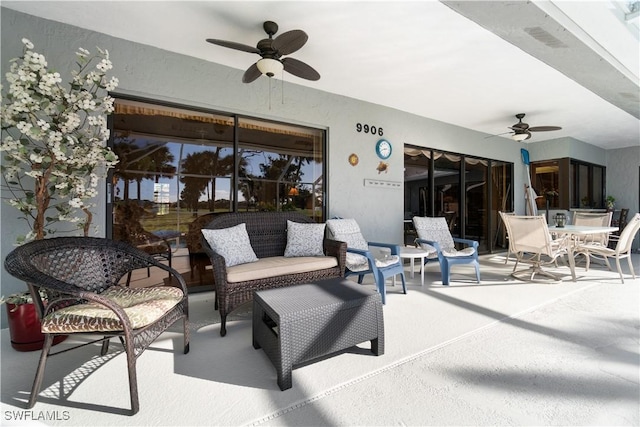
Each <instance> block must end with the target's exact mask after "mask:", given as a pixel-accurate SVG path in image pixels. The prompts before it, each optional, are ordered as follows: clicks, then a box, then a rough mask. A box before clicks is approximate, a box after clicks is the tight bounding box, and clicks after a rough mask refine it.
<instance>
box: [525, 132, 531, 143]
mask: <svg viewBox="0 0 640 427" xmlns="http://www.w3.org/2000/svg"><path fill="white" fill-rule="evenodd" d="M524 133H526V134H527V137H526V138H525V139H524V140H525V141H526V140H527V139H529V138H531V132H529V131H528V130H525V131H524Z"/></svg>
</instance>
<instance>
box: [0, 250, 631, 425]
mask: <svg viewBox="0 0 640 427" xmlns="http://www.w3.org/2000/svg"><path fill="white" fill-rule="evenodd" d="M481 258H482V259H481V272H482V283H481V284H480V285H478V284H477V283H475V281H474V280H473V270H472V269H469V268H465V267H463V266H461V267H459V268H455V267H454V270H453V274H452V283H451V286H449V287H444V286H442V285H441V283H440V281H439V280H440V275H439V269H438V266H437V265H428V266H427V268H426V272H425V285H424V286H421V285H420V275H419V274H416V275H415V278H414V279H411V278H410V277H409V272H408V270H409V268H408V265H407V269H406V270H407V274H406V276H407V279H408V280H409V282H408V283H409V292H408V294H407V295H403V294H401V293H400V286H396V287H392V286H388V294H387V298H388V302H387V304H386V305H385V308H384V316H385V339H386V352H385V355H383V356H378V357H375V356H371V355H370V353H368V352H367V351H366V349H368V345H369V343H364V344H363V345H361V346H358V347H355V348H354V349H351V350H350V351H346V352H343V353H339V354H337V355H334V356H333V357H330V358H326V359H322V360H321V361H318V362H315V363H311V364H307V365H304V366H301V367H299V368H297V369H294V371H293V387H292V389H290V390H287V391H285V392H281V391H280V390H279V389H278V387H277V385H276V382H275V370H274V369H273V367H272V366H271V365H270V362H269V361H268V359H267V358H266V356H265V355H264V353H263V352H262V351H261V350H254V349H253V348H252V346H251V325H250V323H251V322H250V307H244V308H241V309H240V310H238V312H237V313H236V314H235V316H234V317H233V318H232V319H231V320H230V322H229V324H228V331H229V333H228V335H227V336H226V337H224V338H222V337H220V336H219V329H218V328H219V325H218V324H217V322H218V320H217V317H216V316H217V315H216V313H215V312H214V311H213V309H212V293H201V294H194V295H192V296H191V297H190V309H191V323H192V325H191V326H192V351H191V352H190V353H189V354H188V355H183V354H181V353H180V350H179V348H180V345H181V338H180V334H179V333H178V332H177V331H178V330H179V328H174V329H175V330H172V331H171V332H168V333H167V334H165V335H166V336H165V337H164V339H163V337H161V339H160V340H158V344H157V345H154V346H152V348H150V349H148V350H147V351H146V352H145V353H144V354H143V355H142V356H141V357H140V359H139V361H138V381H139V390H140V399H141V410H140V412H139V413H138V414H137V415H135V416H132V417H131V416H127V415H126V410H127V408H128V386H127V379H126V372H125V365H124V363H123V358H122V356H123V355H122V352H120V351H117V350H118V346H117V344H116V342H114V343H112V345H111V349H112V350H111V351H112V353H111V354H112V355H111V356H110V357H109V356H107V358H99V357H97V354H98V352H97V351H93V350H92V349H88V350H87V351H84V350H79V351H76V352H72V353H68V356H60V359H59V360H56V359H52V360H51V361H50V363H49V365H48V366H47V368H48V369H47V375H46V378H45V383H44V385H43V392H42V393H41V395H40V397H39V399H38V403H37V404H36V406H35V407H34V408H33V410H32V411H31V413H30V415H29V416H32V417H36V418H37V417H38V416H41V417H43V416H46V415H47V414H49V415H51V414H53V415H60V416H61V417H62V416H63V415H64V416H66V419H47V420H43V419H39V420H37V421H36V422H34V421H32V420H30V421H29V422H27V421H22V422H21V421H20V420H19V418H20V417H25V416H27V415H25V414H26V413H27V411H24V409H23V408H24V401H25V400H26V398H27V396H28V392H29V390H30V387H31V382H32V379H33V372H34V370H35V367H36V363H37V358H38V354H37V353H38V352H32V353H18V352H16V351H14V350H13V349H12V348H11V347H10V345H9V337H8V332H7V331H6V330H3V331H2V341H1V343H2V371H1V373H2V377H1V384H2V398H1V400H2V414H3V415H2V416H3V418H2V422H1V424H2V425H20V424H29V425H33V424H42V425H105V426H106V425H111V426H112V425H127V426H129V425H130V426H134V425H136V426H137V425H285V426H300V425H309V426H321V425H610V426H613V425H616V426H618V425H625V426H626V425H629V426H634V425H639V423H640V415H639V414H640V356H639V354H640V286H639V285H640V278H638V279H635V280H632V279H631V277H630V276H628V275H627V276H626V278H625V283H624V284H621V283H620V279H619V277H618V275H617V273H615V272H609V271H607V270H606V269H605V268H603V267H597V266H596V267H595V268H592V269H591V270H590V271H589V272H588V273H585V272H584V268H578V271H577V272H578V280H577V281H576V282H572V281H570V280H569V277H570V276H569V273H568V269H567V268H566V267H563V266H560V267H558V268H553V269H552V270H553V271H554V272H559V273H561V274H563V275H565V276H564V280H563V281H562V282H560V283H553V284H552V283H525V282H521V281H517V280H514V279H512V278H511V277H509V273H510V272H511V269H512V267H513V264H512V263H511V262H509V263H508V264H507V265H505V264H504V255H488V256H483V257H481ZM176 259H177V260H179V259H180V257H177V258H176ZM179 262H180V261H177V265H178V266H179V265H180V264H179ZM633 262H634V266H635V268H636V272H640V255H637V254H636V255H634V257H633ZM180 268H182V267H180ZM624 271H625V272H626V273H627V274H628V267H626V263H625V268H624ZM144 273H145V274H144V275H143V276H146V272H144ZM185 274H188V273H186V272H185ZM143 276H141V277H140V278H139V279H140V280H143V278H144V277H143ZM364 286H370V287H373V286H372V284H371V282H370V281H369V282H366V283H365V285H364ZM62 345H63V344H61V346H62ZM78 366H80V368H78Z"/></svg>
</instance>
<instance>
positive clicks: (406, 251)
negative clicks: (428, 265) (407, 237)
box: [400, 246, 429, 286]
mask: <svg viewBox="0 0 640 427" xmlns="http://www.w3.org/2000/svg"><path fill="white" fill-rule="evenodd" d="M427 255H429V253H428V252H427V251H425V250H422V249H420V248H414V247H412V246H403V247H401V248H400V259H403V260H405V259H409V260H410V261H411V278H412V279H413V276H414V272H415V260H416V259H419V260H420V279H421V281H420V284H421V285H422V286H424V261H425V259H426V258H427Z"/></svg>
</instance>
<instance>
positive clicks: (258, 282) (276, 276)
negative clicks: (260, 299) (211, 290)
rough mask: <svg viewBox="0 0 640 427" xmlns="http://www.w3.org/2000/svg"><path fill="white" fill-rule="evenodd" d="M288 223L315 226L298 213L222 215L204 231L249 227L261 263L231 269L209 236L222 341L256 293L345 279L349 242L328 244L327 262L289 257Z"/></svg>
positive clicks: (325, 244)
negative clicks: (232, 316)
mask: <svg viewBox="0 0 640 427" xmlns="http://www.w3.org/2000/svg"><path fill="white" fill-rule="evenodd" d="M287 221H293V222H296V223H302V224H315V223H314V221H313V220H312V219H311V218H309V217H307V216H304V215H301V214H299V213H295V212H238V213H228V214H222V215H220V216H218V217H216V218H215V219H213V220H212V221H211V222H210V223H209V224H208V225H207V226H205V227H204V228H203V230H222V229H230V227H235V226H238V225H241V224H245V225H246V230H247V234H248V236H249V240H250V244H251V248H252V249H253V251H254V252H255V255H256V257H257V259H258V260H257V261H255V262H248V263H244V264H240V265H234V266H231V267H227V263H226V261H225V258H224V257H223V256H222V255H220V254H219V253H217V252H215V251H214V250H213V249H212V247H211V245H210V244H209V243H208V242H207V239H206V238H205V237H204V236H203V238H202V246H203V249H204V250H205V252H206V253H207V254H208V255H209V257H210V258H211V265H212V266H213V276H214V284H215V289H216V302H217V305H218V310H219V311H220V319H221V325H220V335H221V336H225V335H226V333H227V330H226V320H227V315H228V314H229V313H230V312H231V311H233V310H234V309H235V308H237V307H238V306H240V305H241V304H243V303H245V302H247V301H251V300H252V299H253V293H254V291H259V290H263V289H271V288H279V287H284V286H291V285H296V284H301V283H308V282H310V281H314V280H322V279H329V278H334V277H343V276H344V272H345V259H346V250H347V247H346V243H344V242H338V241H335V240H330V239H326V238H325V239H324V240H323V242H322V246H323V252H324V255H323V256H315V257H308V256H294V257H285V256H284V255H285V249H286V248H287V238H288V237H287Z"/></svg>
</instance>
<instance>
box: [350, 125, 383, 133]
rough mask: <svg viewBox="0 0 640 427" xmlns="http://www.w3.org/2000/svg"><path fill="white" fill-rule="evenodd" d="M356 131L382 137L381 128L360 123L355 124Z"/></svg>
mask: <svg viewBox="0 0 640 427" xmlns="http://www.w3.org/2000/svg"><path fill="white" fill-rule="evenodd" d="M356 130H357V131H358V132H364V133H370V134H372V135H376V134H378V135H379V136H382V134H383V132H382V128H381V127H375V126H369V125H363V124H362V123H356Z"/></svg>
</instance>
